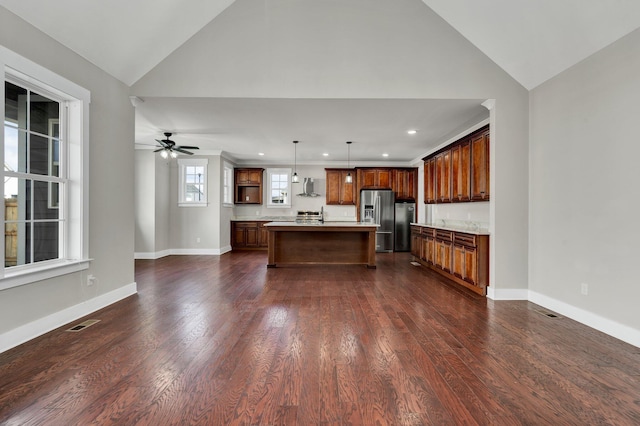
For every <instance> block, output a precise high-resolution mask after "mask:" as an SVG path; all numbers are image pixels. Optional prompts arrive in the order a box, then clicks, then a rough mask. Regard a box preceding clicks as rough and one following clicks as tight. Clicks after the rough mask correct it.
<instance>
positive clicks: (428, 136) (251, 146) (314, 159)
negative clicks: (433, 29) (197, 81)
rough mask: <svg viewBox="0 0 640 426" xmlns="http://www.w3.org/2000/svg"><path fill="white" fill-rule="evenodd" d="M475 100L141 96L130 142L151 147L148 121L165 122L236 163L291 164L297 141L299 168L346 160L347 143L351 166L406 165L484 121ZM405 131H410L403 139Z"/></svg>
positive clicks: (153, 130)
mask: <svg viewBox="0 0 640 426" xmlns="http://www.w3.org/2000/svg"><path fill="white" fill-rule="evenodd" d="M481 102H482V101H481V100H438V99H431V100H425V99H413V100H407V99H401V100H399V99H373V100H372V99H366V100H364V99H246V98H245V99H242V98H148V99H146V100H145V101H144V102H142V103H140V104H138V106H137V107H136V142H137V143H138V144H145V145H146V146H147V147H148V148H149V149H152V148H154V145H157V144H156V143H155V141H154V140H155V139H158V138H160V136H161V134H160V133H159V132H158V128H157V126H156V124H155V123H165V125H166V127H164V128H163V131H168V132H171V133H174V135H173V136H172V137H171V140H173V141H174V142H176V144H178V145H195V146H199V147H200V148H201V150H202V149H205V150H206V149H207V147H215V148H216V149H217V150H221V151H224V152H225V153H226V154H228V155H229V156H231V157H232V158H233V159H236V160H238V161H239V162H242V163H251V162H261V163H282V162H283V161H285V162H287V163H289V162H291V163H292V162H293V161H294V147H293V140H299V144H298V146H297V161H298V162H299V163H300V164H314V163H321V162H322V163H324V162H326V161H329V162H336V161H337V162H344V163H346V162H347V160H348V158H347V146H346V141H352V142H353V144H352V145H351V160H352V165H353V164H354V162H359V163H362V162H376V163H382V162H385V161H386V162H390V163H392V162H393V163H397V162H400V163H407V162H410V161H412V160H415V159H416V158H418V159H419V158H422V156H424V155H425V154H427V152H428V151H429V149H430V148H433V147H434V145H433V144H434V141H441V140H442V139H443V138H446V137H450V136H455V135H456V134H457V133H458V132H462V131H464V130H466V129H468V128H469V127H470V126H471V125H473V124H476V123H479V122H481V121H482V120H483V119H487V118H488V117H489V111H488V110H487V109H485V108H484V107H483V106H481V105H480V104H481ZM203 123H206V124H205V125H203ZM409 129H414V130H417V133H416V134H415V135H409V134H407V130H409ZM199 152H202V151H199ZM259 152H262V153H264V156H259V155H258V153H259ZM324 153H327V154H329V156H328V157H324V156H323V155H322V154H324ZM384 153H386V154H388V155H389V156H388V157H383V156H382V154H384Z"/></svg>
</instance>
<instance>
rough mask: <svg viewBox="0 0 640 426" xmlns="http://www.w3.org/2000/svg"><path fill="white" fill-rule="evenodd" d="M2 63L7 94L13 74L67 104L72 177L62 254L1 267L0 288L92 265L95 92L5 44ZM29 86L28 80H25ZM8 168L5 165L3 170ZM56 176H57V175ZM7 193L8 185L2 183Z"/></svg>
mask: <svg viewBox="0 0 640 426" xmlns="http://www.w3.org/2000/svg"><path fill="white" fill-rule="evenodd" d="M0 69H1V70H2V72H3V83H2V85H0V86H1V87H0V93H1V94H2V97H3V99H4V96H5V85H4V82H5V81H7V80H9V81H11V82H12V83H14V84H15V83H16V82H17V84H18V85H20V86H22V85H23V84H24V85H27V86H28V88H30V89H33V90H34V91H36V92H38V93H40V94H43V95H49V96H53V97H54V99H55V100H56V101H60V102H61V104H64V105H66V110H65V111H66V121H65V122H64V123H62V124H60V126H61V127H62V126H64V129H62V128H61V129H60V131H61V132H62V131H64V132H66V139H67V148H66V152H64V153H62V152H61V153H60V155H64V156H65V160H66V161H64V162H63V163H65V162H66V165H63V167H64V168H65V170H64V171H62V170H61V174H62V175H66V178H67V179H68V181H67V182H66V184H65V187H64V190H63V191H61V192H62V193H61V194H60V201H59V202H60V203H63V206H64V207H63V209H62V210H64V211H65V214H64V221H63V222H62V223H63V225H62V226H61V228H62V229H61V230H60V239H61V240H60V242H61V244H63V249H62V250H61V252H60V253H59V257H58V258H57V259H51V260H45V261H40V262H33V263H29V264H26V265H18V266H12V267H5V266H4V265H3V266H2V267H1V268H0V290H5V289H8V288H12V287H17V286H20V285H24V284H30V283H33V282H36V281H41V280H46V279H50V278H54V277H58V276H61V275H66V274H70V273H73V272H77V271H81V270H85V269H88V268H89V262H90V260H91V259H90V258H89V244H88V239H89V197H88V191H89V182H88V164H89V144H88V141H89V105H90V102H91V92H90V91H89V90H87V89H85V88H83V87H81V86H79V85H77V84H75V83H73V82H71V81H69V80H67V79H66V78H64V77H62V76H60V75H58V74H56V73H54V72H52V71H50V70H48V69H46V68H44V67H42V66H40V65H38V64H36V63H34V62H32V61H30V60H28V59H26V58H24V57H22V56H20V55H18V54H17V53H15V52H13V51H11V50H9V49H7V48H5V47H3V46H0ZM23 87H24V86H23ZM0 115H2V117H3V129H4V117H5V105H4V101H3V102H2V103H1V104H0ZM4 138H5V134H4V130H3V131H2V132H0V160H2V162H3V163H4V142H5V140H4ZM6 175H7V174H6V173H5V171H4V168H3V176H6ZM53 180H55V179H53ZM2 195H3V196H2V198H3V199H4V186H3V188H2ZM0 218H1V219H2V223H4V220H5V209H0ZM0 255H1V257H2V258H4V257H5V245H4V244H2V245H0Z"/></svg>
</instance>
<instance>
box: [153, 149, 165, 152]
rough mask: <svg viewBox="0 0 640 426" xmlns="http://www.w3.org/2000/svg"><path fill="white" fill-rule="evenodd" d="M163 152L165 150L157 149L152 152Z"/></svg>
mask: <svg viewBox="0 0 640 426" xmlns="http://www.w3.org/2000/svg"><path fill="white" fill-rule="evenodd" d="M164 150H165V148H158V149H156V150H155V151H153V152H160V151H164Z"/></svg>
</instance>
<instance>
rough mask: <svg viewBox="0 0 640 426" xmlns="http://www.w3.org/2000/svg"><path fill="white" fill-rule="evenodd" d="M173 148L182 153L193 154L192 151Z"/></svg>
mask: <svg viewBox="0 0 640 426" xmlns="http://www.w3.org/2000/svg"><path fill="white" fill-rule="evenodd" d="M173 150H174V151H178V152H181V153H183V154H187V155H193V152H189V151H185V150H184V149H181V148H173Z"/></svg>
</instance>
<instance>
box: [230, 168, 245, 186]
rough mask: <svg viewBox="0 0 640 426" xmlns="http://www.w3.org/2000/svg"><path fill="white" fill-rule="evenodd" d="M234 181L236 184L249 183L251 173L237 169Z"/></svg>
mask: <svg viewBox="0 0 640 426" xmlns="http://www.w3.org/2000/svg"><path fill="white" fill-rule="evenodd" d="M234 179H235V181H234V182H235V183H236V184H238V183H240V184H243V183H249V171H248V170H245V169H236V170H235V176H234Z"/></svg>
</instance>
